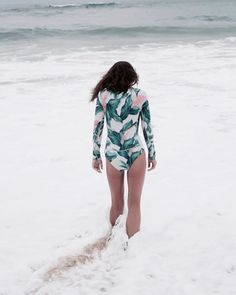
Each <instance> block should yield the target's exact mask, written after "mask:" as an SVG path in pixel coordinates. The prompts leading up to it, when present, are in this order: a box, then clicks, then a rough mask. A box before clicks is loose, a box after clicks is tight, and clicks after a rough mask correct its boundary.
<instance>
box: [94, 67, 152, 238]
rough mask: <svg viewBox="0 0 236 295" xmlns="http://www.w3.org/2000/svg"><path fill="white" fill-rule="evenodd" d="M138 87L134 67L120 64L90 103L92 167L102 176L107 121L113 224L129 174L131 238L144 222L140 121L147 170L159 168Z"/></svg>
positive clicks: (145, 105) (146, 109) (143, 96)
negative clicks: (92, 115) (92, 108)
mask: <svg viewBox="0 0 236 295" xmlns="http://www.w3.org/2000/svg"><path fill="white" fill-rule="evenodd" d="M136 83H138V75H137V73H136V72H135V70H134V68H133V67H132V65H131V64H130V63H128V62H126V61H119V62H117V63H115V64H114V65H113V66H112V67H111V68H110V69H109V71H108V72H107V73H106V74H105V75H104V76H103V77H102V79H101V80H100V81H99V82H98V84H97V85H96V87H94V89H93V92H92V97H91V101H93V100H96V108H95V120H94V129H93V161H92V167H93V169H95V170H96V171H97V172H100V173H101V171H102V169H103V162H102V159H101V154H100V147H101V140H102V132H103V126H104V117H106V123H107V140H106V146H105V157H106V172H107V179H108V183H109V187H110V191H111V198H112V204H111V209H110V223H111V225H112V226H114V225H115V224H116V220H117V218H118V217H119V216H120V215H121V214H123V209H124V171H125V170H127V183H128V215H127V220H126V233H127V235H128V238H130V237H131V236H133V235H134V234H135V233H136V232H138V231H139V230H140V222H141V212H140V199H141V193H142V188H143V183H144V178H145V172H146V155H145V150H144V146H143V144H142V142H141V140H140V138H139V136H138V126H139V121H140V119H141V125H142V130H143V134H144V138H145V142H146V144H147V148H148V170H149V171H150V170H152V169H154V168H155V167H156V160H155V148H154V142H153V134H152V128H151V121H150V120H151V117H150V110H149V103H148V98H147V95H146V93H145V92H144V91H143V90H141V89H139V88H137V87H133V85H134V84H136Z"/></svg>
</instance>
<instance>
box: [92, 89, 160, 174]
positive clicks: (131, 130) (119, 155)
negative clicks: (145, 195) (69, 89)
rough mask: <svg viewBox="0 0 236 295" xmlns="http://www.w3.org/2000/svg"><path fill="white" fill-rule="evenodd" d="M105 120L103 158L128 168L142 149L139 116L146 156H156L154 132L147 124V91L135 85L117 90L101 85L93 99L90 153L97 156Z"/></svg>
mask: <svg viewBox="0 0 236 295" xmlns="http://www.w3.org/2000/svg"><path fill="white" fill-rule="evenodd" d="M104 117H106V122H107V140H106V146H105V156H106V158H107V159H108V160H109V161H110V162H111V163H112V164H113V165H114V166H115V167H116V168H117V169H119V170H124V169H129V167H130V166H131V164H132V163H133V161H134V160H135V159H136V158H137V157H138V156H139V155H140V153H141V152H142V151H143V150H144V148H143V144H142V142H141V140H140V138H139V136H138V127H139V121H140V119H141V123H142V129H143V134H144V138H145V141H146V144H147V147H148V157H149V159H154V158H155V149H154V144H153V134H152V129H151V125H150V123H151V122H150V110H149V103H148V99H147V95H146V93H145V92H144V91H143V90H141V89H140V88H137V87H130V88H129V89H128V91H127V92H121V93H116V92H112V91H109V90H107V89H103V90H102V91H99V93H98V96H97V99H96V109H95V124H94V132H93V141H94V148H93V157H94V159H98V158H99V157H100V146H101V137H102V131H103V127H104Z"/></svg>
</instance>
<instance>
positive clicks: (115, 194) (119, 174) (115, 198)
mask: <svg viewBox="0 0 236 295" xmlns="http://www.w3.org/2000/svg"><path fill="white" fill-rule="evenodd" d="M106 173H107V179H108V183H109V187H110V191H111V210H110V222H111V225H112V226H113V225H114V224H115V221H116V219H117V217H119V215H120V214H123V210H124V171H119V170H117V169H116V168H115V167H113V166H112V164H111V163H110V162H109V161H108V160H107V159H106Z"/></svg>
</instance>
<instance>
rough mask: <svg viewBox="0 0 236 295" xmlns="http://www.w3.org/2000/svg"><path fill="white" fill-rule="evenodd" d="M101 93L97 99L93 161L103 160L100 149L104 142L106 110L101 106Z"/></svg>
mask: <svg viewBox="0 0 236 295" xmlns="http://www.w3.org/2000/svg"><path fill="white" fill-rule="evenodd" d="M100 95H101V93H100V92H99V93H98V96H97V98H96V107H95V118H94V127H93V160H99V159H100V158H101V154H100V147H101V141H102V132H103V127H104V109H103V106H102V104H101V97H100Z"/></svg>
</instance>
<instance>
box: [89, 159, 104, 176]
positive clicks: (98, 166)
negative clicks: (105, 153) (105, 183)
mask: <svg viewBox="0 0 236 295" xmlns="http://www.w3.org/2000/svg"><path fill="white" fill-rule="evenodd" d="M92 167H93V169H94V170H96V171H97V172H99V173H101V172H102V169H103V164H102V159H101V158H100V159H98V160H93V161H92Z"/></svg>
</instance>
